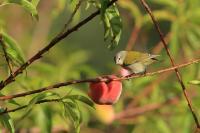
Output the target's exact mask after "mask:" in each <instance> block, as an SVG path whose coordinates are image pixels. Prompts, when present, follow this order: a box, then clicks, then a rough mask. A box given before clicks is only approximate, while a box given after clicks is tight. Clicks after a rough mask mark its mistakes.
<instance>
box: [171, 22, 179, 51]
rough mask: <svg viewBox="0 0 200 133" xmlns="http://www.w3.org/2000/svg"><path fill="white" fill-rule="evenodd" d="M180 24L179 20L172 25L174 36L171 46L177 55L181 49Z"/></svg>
mask: <svg viewBox="0 0 200 133" xmlns="http://www.w3.org/2000/svg"><path fill="white" fill-rule="evenodd" d="M179 26H180V25H179V23H178V22H174V23H173V24H172V27H171V32H172V38H171V41H170V45H169V47H170V49H171V52H172V54H174V55H177V53H178V50H179V34H178V33H179Z"/></svg>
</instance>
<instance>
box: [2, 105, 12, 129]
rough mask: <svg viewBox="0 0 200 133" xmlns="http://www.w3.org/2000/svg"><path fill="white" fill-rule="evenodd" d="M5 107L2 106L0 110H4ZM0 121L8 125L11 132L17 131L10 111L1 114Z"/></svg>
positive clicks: (5, 125)
mask: <svg viewBox="0 0 200 133" xmlns="http://www.w3.org/2000/svg"><path fill="white" fill-rule="evenodd" d="M3 111H4V109H2V108H0V112H3ZM0 121H1V123H2V124H3V126H4V127H6V128H7V129H8V130H9V132H10V133H15V127H14V124H13V121H12V119H11V117H10V115H9V114H8V113H6V114H3V115H0Z"/></svg>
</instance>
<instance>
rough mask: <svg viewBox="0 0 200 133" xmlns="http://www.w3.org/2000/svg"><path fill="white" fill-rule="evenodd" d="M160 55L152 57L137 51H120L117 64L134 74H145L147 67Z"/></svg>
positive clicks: (116, 59) (116, 58)
mask: <svg viewBox="0 0 200 133" xmlns="http://www.w3.org/2000/svg"><path fill="white" fill-rule="evenodd" d="M157 56H159V55H151V54H147V53H141V52H137V51H119V52H118V53H117V54H116V55H115V63H116V64H118V65H121V66H122V67H123V68H125V69H128V70H129V71H131V72H133V73H145V72H146V66H147V65H150V64H151V63H153V62H154V61H155V60H157V59H156V57H157Z"/></svg>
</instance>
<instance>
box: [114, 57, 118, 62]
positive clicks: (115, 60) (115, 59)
mask: <svg viewBox="0 0 200 133" xmlns="http://www.w3.org/2000/svg"><path fill="white" fill-rule="evenodd" d="M114 62H115V64H117V62H116V56H114Z"/></svg>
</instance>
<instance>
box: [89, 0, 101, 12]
mask: <svg viewBox="0 0 200 133" xmlns="http://www.w3.org/2000/svg"><path fill="white" fill-rule="evenodd" d="M91 5H93V6H94V7H100V4H99V3H98V2H97V1H96V0H87V2H86V7H85V9H86V10H87V9H88V8H90V7H91Z"/></svg>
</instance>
